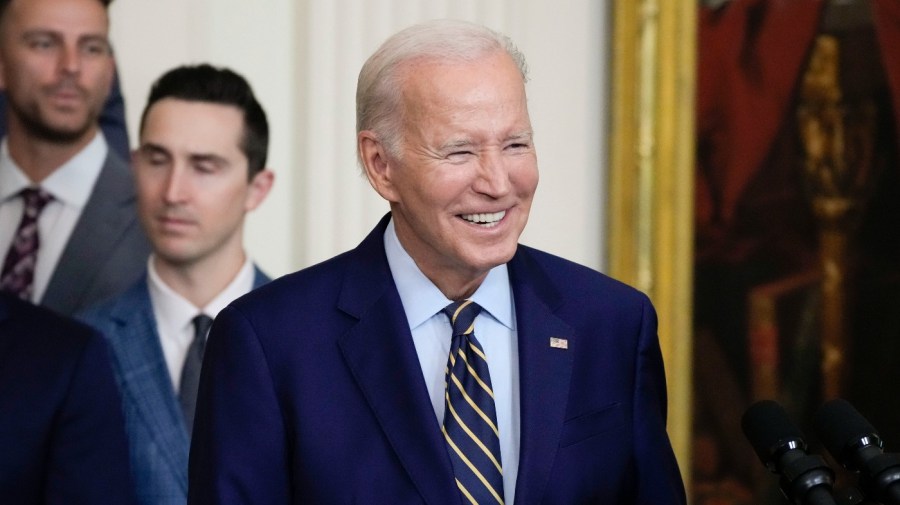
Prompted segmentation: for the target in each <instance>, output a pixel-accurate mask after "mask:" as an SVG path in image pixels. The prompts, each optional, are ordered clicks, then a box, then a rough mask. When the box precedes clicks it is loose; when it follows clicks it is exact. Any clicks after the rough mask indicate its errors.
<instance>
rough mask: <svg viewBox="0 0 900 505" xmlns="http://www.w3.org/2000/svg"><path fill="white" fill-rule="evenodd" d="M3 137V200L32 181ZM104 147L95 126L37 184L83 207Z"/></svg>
mask: <svg viewBox="0 0 900 505" xmlns="http://www.w3.org/2000/svg"><path fill="white" fill-rule="evenodd" d="M7 140H8V139H7V138H4V139H3V142H2V143H0V201H6V200H7V199H9V198H11V197H13V196H15V195H17V194H19V192H20V191H22V190H23V189H24V188H26V187H28V186H33V185H34V184H33V183H32V181H31V180H29V179H28V177H27V176H26V175H25V173H24V172H23V171H22V169H21V168H19V165H18V164H17V163H16V162H15V160H13V159H12V156H10V155H9V145H8V141H7ZM108 151H109V147H108V146H107V143H106V139H105V138H104V137H103V134H102V133H100V131H99V130H98V132H97V134H96V135H94V138H93V140H91V141H90V142H89V143H88V145H86V146H85V147H84V149H82V150H81V151H79V152H78V153H77V154H76V155H75V156H73V157H72V158H70V159H69V160H68V161H66V162H65V163H63V164H62V165H60V166H59V168H57V169H56V170H54V171H53V173H52V174H50V176H49V177H47V178H46V179H44V181H43V182H41V187H42V188H44V190H46V191H47V192H48V193H50V194H51V195H53V198H54V199H56V200H58V201H61V202H62V203H65V204H66V205H71V206H74V207H78V208H81V207H84V206H85V205H86V204H87V201H88V199H89V198H90V196H91V191H93V189H94V183H95V182H97V178H98V177H99V176H100V171H101V170H102V169H103V162H104V160H105V159H106V156H107V154H108Z"/></svg>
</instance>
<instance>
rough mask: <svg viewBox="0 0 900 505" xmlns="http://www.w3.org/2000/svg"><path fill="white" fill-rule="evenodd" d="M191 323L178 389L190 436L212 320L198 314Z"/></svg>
mask: <svg viewBox="0 0 900 505" xmlns="http://www.w3.org/2000/svg"><path fill="white" fill-rule="evenodd" d="M192 322H193V323H194V341H193V342H191V346H190V347H188V352H187V356H185V358H184V367H183V368H182V369H181V387H180V388H179V389H178V401H179V402H180V403H181V411H182V412H184V421H185V423H186V424H187V430H188V435H190V434H191V430H192V429H193V427H194V410H195V409H196V407H197V386H199V385H200V365H202V364H203V350H204V349H205V348H206V334H207V333H209V327H210V326H212V322H213V320H212V318H211V317H209V316H207V315H206V314H200V315H199V316H197V317H195V318H194V319H193V321H192Z"/></svg>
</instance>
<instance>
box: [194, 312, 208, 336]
mask: <svg viewBox="0 0 900 505" xmlns="http://www.w3.org/2000/svg"><path fill="white" fill-rule="evenodd" d="M191 322H192V323H194V338H195V339H197V338H202V339H205V338H206V334H207V333H209V328H210V326H212V323H213V319H212V318H211V317H209V316H207V315H206V314H200V315H198V316H196V317H194V319H192V320H191Z"/></svg>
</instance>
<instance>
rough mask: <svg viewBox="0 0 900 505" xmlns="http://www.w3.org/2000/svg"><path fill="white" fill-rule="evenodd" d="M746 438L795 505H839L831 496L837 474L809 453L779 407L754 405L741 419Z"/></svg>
mask: <svg viewBox="0 0 900 505" xmlns="http://www.w3.org/2000/svg"><path fill="white" fill-rule="evenodd" d="M741 428H742V429H743V430H744V435H745V436H746V437H747V440H749V441H750V445H752V446H753V450H754V451H756V455H757V456H759V459H760V460H761V461H762V462H763V464H764V465H766V468H768V469H769V470H770V471H771V472H772V473H775V474H777V475H781V479H780V481H779V483H780V485H781V491H782V492H783V493H784V495H785V496H786V497H787V499H788V501H790V502H791V503H793V504H795V505H837V502H836V501H835V499H834V497H833V496H832V494H831V491H832V488H833V487H834V472H833V471H832V470H831V468H830V467H829V466H828V465H827V464H826V463H825V460H824V459H823V458H822V457H821V456H818V455H809V454H807V452H806V442H804V441H803V435H802V434H801V433H800V430H799V429H797V428H796V427H795V426H794V425H793V423H791V420H790V419H789V418H788V415H787V412H785V411H784V409H783V408H781V406H780V405H778V404H777V403H775V402H773V401H771V400H763V401H760V402H757V403H754V404H753V405H751V406H750V408H749V409H747V412H745V413H744V417H743V418H742V419H741Z"/></svg>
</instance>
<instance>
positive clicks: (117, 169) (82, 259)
mask: <svg viewBox="0 0 900 505" xmlns="http://www.w3.org/2000/svg"><path fill="white" fill-rule="evenodd" d="M134 199H135V194H134V183H133V181H132V177H131V172H130V171H129V169H128V167H127V165H125V164H124V162H122V161H121V160H119V159H118V158H117V157H116V156H115V154H113V153H112V152H110V153H109V154H108V155H107V157H106V162H105V163H104V164H103V169H102V170H101V171H100V176H99V177H98V178H97V183H96V185H95V187H94V190H93V191H92V192H91V197H90V198H89V199H88V202H87V204H85V207H84V210H83V211H82V212H81V216H80V217H79V218H78V222H77V223H76V224H75V228H74V229H73V230H72V235H71V237H70V238H69V242H68V243H67V244H66V247H65V249H63V253H62V256H60V258H59V263H58V264H57V265H56V269H55V270H54V271H53V275H52V276H51V277H50V283H49V284H48V285H47V291H46V293H45V294H44V298H43V299H42V300H41V304H42V305H46V306H48V307H52V308H54V309H55V310H57V311H59V312H62V313H71V312H72V311H73V310H74V309H75V303H76V302H77V300H80V299H81V298H82V297H83V294H84V293H86V292H88V290H89V289H90V287H91V286H92V282H93V280H94V277H95V275H96V272H97V271H98V269H97V268H85V265H101V264H103V262H104V260H105V259H106V258H107V257H108V256H109V255H110V254H111V253H112V251H113V250H114V248H116V247H117V246H118V243H119V240H117V239H118V238H119V237H120V235H121V234H122V233H124V232H125V230H127V229H129V228H130V227H131V226H135V225H136V224H135V223H134V221H135V220H136V219H137V216H135V214H134V212H131V211H128V212H126V211H123V210H122V209H123V208H127V207H128V206H129V205H131V204H132V202H133V201H134Z"/></svg>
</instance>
